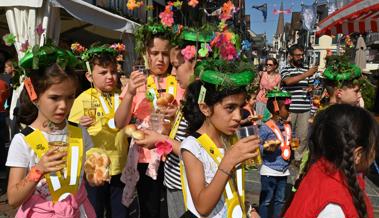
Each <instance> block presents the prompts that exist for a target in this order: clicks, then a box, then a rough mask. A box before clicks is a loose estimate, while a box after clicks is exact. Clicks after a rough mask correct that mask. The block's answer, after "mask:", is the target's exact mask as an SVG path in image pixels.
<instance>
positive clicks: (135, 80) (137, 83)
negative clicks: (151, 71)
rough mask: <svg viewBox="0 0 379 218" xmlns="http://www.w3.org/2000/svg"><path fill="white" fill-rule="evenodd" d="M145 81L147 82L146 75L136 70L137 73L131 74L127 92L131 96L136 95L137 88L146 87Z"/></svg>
mask: <svg viewBox="0 0 379 218" xmlns="http://www.w3.org/2000/svg"><path fill="white" fill-rule="evenodd" d="M145 81H146V77H145V75H144V74H143V73H142V72H140V71H138V70H136V71H133V72H132V73H131V74H130V79H129V81H128V87H127V89H128V90H127V92H128V93H129V94H130V95H133V96H134V95H135V94H136V92H137V88H139V87H141V86H143V85H145Z"/></svg>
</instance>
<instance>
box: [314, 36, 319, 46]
mask: <svg viewBox="0 0 379 218" xmlns="http://www.w3.org/2000/svg"><path fill="white" fill-rule="evenodd" d="M319 43H320V37H317V36H316V37H315V45H318V44H319Z"/></svg>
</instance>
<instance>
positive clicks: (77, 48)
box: [71, 43, 125, 61]
mask: <svg viewBox="0 0 379 218" xmlns="http://www.w3.org/2000/svg"><path fill="white" fill-rule="evenodd" d="M71 50H72V51H73V52H74V53H75V54H78V55H80V58H81V59H82V60H83V61H89V60H90V59H91V58H93V57H94V56H95V55H100V54H109V55H111V56H114V57H116V58H117V61H121V60H123V56H122V53H123V52H124V51H125V45H124V44H122V43H115V44H112V45H108V44H104V45H98V44H95V45H93V46H91V48H89V49H86V48H84V47H83V46H81V45H80V44H79V43H74V44H72V45H71Z"/></svg>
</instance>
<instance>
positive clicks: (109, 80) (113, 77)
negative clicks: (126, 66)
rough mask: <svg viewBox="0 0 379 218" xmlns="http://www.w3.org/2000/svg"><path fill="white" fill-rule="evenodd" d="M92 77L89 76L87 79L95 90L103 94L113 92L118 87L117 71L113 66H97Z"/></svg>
mask: <svg viewBox="0 0 379 218" xmlns="http://www.w3.org/2000/svg"><path fill="white" fill-rule="evenodd" d="M92 74H93V75H92V76H91V75H87V79H88V80H89V81H90V82H91V81H92V82H93V85H94V86H95V88H97V89H99V90H100V91H102V92H112V91H113V90H114V89H115V87H116V85H117V71H116V68H115V67H114V66H112V65H109V66H106V67H103V66H100V65H97V64H95V65H94V67H93V70H92Z"/></svg>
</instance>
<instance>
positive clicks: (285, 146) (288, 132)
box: [266, 120, 292, 160]
mask: <svg viewBox="0 0 379 218" xmlns="http://www.w3.org/2000/svg"><path fill="white" fill-rule="evenodd" d="M266 125H267V126H268V127H269V128H270V129H271V130H272V131H273V132H274V134H275V136H276V138H278V139H279V141H280V149H281V150H282V158H283V159H284V160H289V159H290V157H291V146H290V145H291V138H292V129H291V125H289V124H288V123H285V124H283V126H284V132H285V136H286V137H285V138H284V137H283V134H282V132H281V131H280V129H279V127H278V126H277V125H276V124H275V122H274V121H272V120H268V121H267V122H266Z"/></svg>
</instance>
